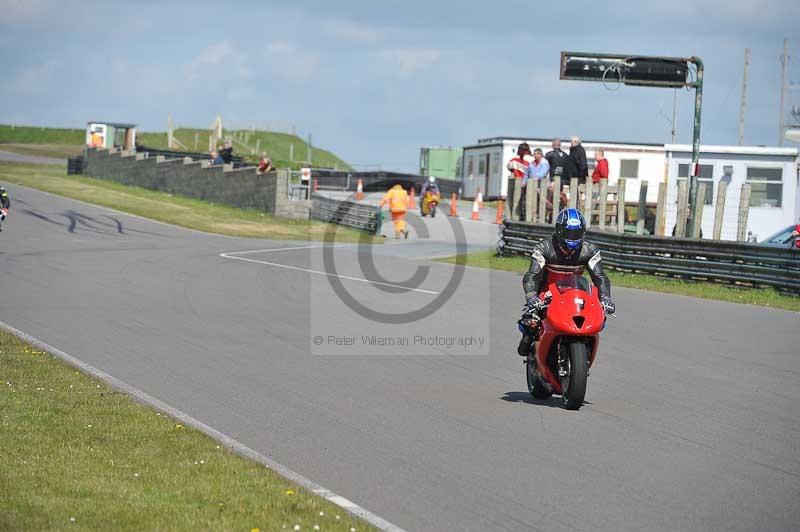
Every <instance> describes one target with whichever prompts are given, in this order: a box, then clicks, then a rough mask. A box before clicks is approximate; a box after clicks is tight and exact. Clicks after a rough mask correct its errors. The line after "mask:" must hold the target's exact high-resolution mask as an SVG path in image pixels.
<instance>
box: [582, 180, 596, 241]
mask: <svg viewBox="0 0 800 532" xmlns="http://www.w3.org/2000/svg"><path fill="white" fill-rule="evenodd" d="M596 189H597V185H596V184H595V183H590V182H589V181H588V180H587V182H586V187H585V193H584V196H583V204H584V205H583V217H584V218H586V229H589V227H591V226H592V208H593V204H594V197H593V196H594V191H595V190H596Z"/></svg>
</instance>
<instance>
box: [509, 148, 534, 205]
mask: <svg viewBox="0 0 800 532" xmlns="http://www.w3.org/2000/svg"><path fill="white" fill-rule="evenodd" d="M532 160H533V158H532V157H531V147H530V146H528V143H527V142H523V143H522V144H520V145H519V147H517V156H516V157H514V158H513V159H511V160H510V161H508V164H507V165H506V168H507V169H508V171H509V172H511V175H512V176H514V183H515V185H516V187H517V188H518V189H519V190H520V195H519V196H520V200H519V205H520V206H521V208H520V211H519V213H520V217H521V218H522V219H525V210H524V209H525V175H526V173H527V171H528V166H529V165H530V163H531V161H532ZM511 208H512V209H513V208H514V206H513V205H511Z"/></svg>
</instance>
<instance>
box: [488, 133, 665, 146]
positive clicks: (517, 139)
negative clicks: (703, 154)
mask: <svg viewBox="0 0 800 532" xmlns="http://www.w3.org/2000/svg"><path fill="white" fill-rule="evenodd" d="M571 137H572V135H569V136H566V137H542V136H530V137H520V136H519V135H514V136H506V135H504V136H500V137H487V138H483V139H478V142H477V144H476V145H478V144H495V143H498V142H503V141H505V142H525V141H527V140H541V141H544V142H550V141H552V140H553V139H556V138H558V139H561V141H562V142H564V141H567V142H569V139H570V138H571ZM581 144H614V145H619V144H624V145H627V146H652V147H658V148H663V147H664V144H663V143H658V142H626V141H619V140H593V139H592V140H590V139H584V138H581Z"/></svg>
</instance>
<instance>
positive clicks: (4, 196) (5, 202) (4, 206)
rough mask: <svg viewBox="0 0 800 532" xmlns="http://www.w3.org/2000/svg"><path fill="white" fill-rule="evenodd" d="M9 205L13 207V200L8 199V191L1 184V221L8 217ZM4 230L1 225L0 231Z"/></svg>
mask: <svg viewBox="0 0 800 532" xmlns="http://www.w3.org/2000/svg"><path fill="white" fill-rule="evenodd" d="M9 207H11V200H9V199H8V192H6V189H5V188H3V187H2V186H1V185H0V222H2V221H3V220H5V219H6V214H8V208H9ZM2 230H3V228H2V227H0V231H2Z"/></svg>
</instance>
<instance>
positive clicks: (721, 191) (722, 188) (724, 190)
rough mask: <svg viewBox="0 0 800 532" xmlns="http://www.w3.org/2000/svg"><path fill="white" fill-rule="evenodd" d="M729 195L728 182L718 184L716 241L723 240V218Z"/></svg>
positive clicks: (713, 236) (715, 222)
mask: <svg viewBox="0 0 800 532" xmlns="http://www.w3.org/2000/svg"><path fill="white" fill-rule="evenodd" d="M727 194H728V182H727V181H720V182H719V183H717V206H716V208H715V209H714V233H713V235H712V238H713V239H714V240H721V239H722V217H723V216H725V198H726V197H727Z"/></svg>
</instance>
